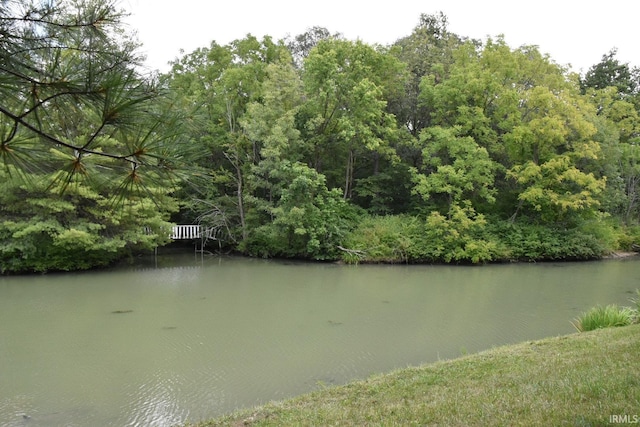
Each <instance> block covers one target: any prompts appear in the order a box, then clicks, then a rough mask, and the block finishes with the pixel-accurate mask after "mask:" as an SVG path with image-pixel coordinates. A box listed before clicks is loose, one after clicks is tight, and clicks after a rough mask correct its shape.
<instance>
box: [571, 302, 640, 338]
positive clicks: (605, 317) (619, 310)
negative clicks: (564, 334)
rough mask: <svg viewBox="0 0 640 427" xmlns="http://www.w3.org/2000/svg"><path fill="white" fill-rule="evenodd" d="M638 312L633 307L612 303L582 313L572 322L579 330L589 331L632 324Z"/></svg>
mask: <svg viewBox="0 0 640 427" xmlns="http://www.w3.org/2000/svg"><path fill="white" fill-rule="evenodd" d="M636 314H637V312H636V311H635V310H634V309H632V308H629V307H619V306H617V305H615V304H610V305H608V306H606V307H602V306H597V307H594V308H592V309H591V310H589V311H587V312H585V313H582V314H581V315H580V316H578V317H577V318H576V319H575V321H574V322H572V323H573V326H575V328H576V329H577V330H578V331H580V332H587V331H593V330H595V329H601V328H611V327H615V326H627V325H631V324H632V323H634V321H635V318H636Z"/></svg>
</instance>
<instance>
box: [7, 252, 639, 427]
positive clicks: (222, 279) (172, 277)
mask: <svg viewBox="0 0 640 427" xmlns="http://www.w3.org/2000/svg"><path fill="white" fill-rule="evenodd" d="M638 261H639V260H637V259H636V258H630V259H625V260H608V261H599V262H588V263H563V264H560V263H544V264H506V265H488V266H482V267H460V266H398V265H396V266H379V265H361V266H345V265H335V264H307V263H295V262H281V261H266V260H256V259H245V258H233V257H204V258H201V257H200V256H194V255H193V254H182V255H161V256H159V257H158V258H157V259H154V258H153V257H152V258H151V259H141V260H139V262H137V263H136V265H135V266H128V267H121V268H114V269H109V270H103V271H95V272H86V273H72V274H71V273H70V274H49V275H42V276H20V277H3V278H0V425H1V426H7V427H13V426H47V427H56V426H88V425H95V426H98V425H99V426H160V427H164V426H172V425H175V424H179V423H184V422H186V421H198V420H203V419H207V418H211V417H215V416H218V415H221V414H224V413H228V412H230V411H233V410H234V409H238V408H245V407H251V406H254V405H258V404H261V403H265V402H268V401H270V400H280V399H284V398H287V397H290V396H294V395H297V394H301V393H305V392H309V391H313V390H316V389H318V388H320V387H326V386H331V385H336V384H343V383H346V382H348V381H351V380H355V379H362V378H366V377H368V376H370V375H372V374H374V373H381V372H388V371H390V370H393V369H396V368H402V367H406V366H409V365H418V364H421V363H425V362H432V361H436V360H440V359H448V358H454V357H458V356H460V355H463V354H466V353H472V352H477V351H480V350H483V349H489V348H491V347H494V346H498V345H503V344H508V343H515V342H520V341H526V340H533V339H537V338H543V337H548V336H555V335H559V334H567V333H571V332H573V331H574V328H573V326H572V325H571V323H570V321H571V320H572V319H574V318H575V317H576V316H577V315H578V314H579V313H580V312H582V311H585V310H587V309H589V308H591V307H592V306H594V305H597V304H603V305H605V304H611V303H614V304H621V305H630V302H629V299H630V298H631V297H633V296H634V295H633V294H634V292H635V290H636V289H637V288H640V262H638Z"/></svg>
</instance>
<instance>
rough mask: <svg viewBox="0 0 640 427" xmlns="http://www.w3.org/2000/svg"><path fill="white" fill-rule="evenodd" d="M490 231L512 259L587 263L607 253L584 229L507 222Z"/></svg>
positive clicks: (494, 225)
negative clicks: (506, 249)
mask: <svg viewBox="0 0 640 427" xmlns="http://www.w3.org/2000/svg"><path fill="white" fill-rule="evenodd" d="M490 228H491V233H492V234H493V235H494V236H496V238H498V239H499V240H500V242H501V243H502V245H503V247H506V248H508V258H510V259H513V260H519V261H536V260H541V261H542V260H547V261H562V260H589V259H598V258H601V257H602V255H603V254H605V253H606V252H608V251H609V250H610V249H609V248H607V247H606V246H604V242H603V241H601V240H600V239H599V238H598V236H597V235H596V234H591V233H589V232H588V230H587V229H584V230H581V229H580V228H572V229H566V228H559V227H555V228H553V227H550V226H548V225H542V224H527V223H524V222H509V221H495V222H494V223H493V224H492V225H491V227H490Z"/></svg>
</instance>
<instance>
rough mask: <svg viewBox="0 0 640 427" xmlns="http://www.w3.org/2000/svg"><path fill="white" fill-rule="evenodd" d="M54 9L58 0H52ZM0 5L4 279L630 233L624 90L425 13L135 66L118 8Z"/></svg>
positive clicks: (632, 113)
mask: <svg viewBox="0 0 640 427" xmlns="http://www.w3.org/2000/svg"><path fill="white" fill-rule="evenodd" d="M60 4H62V5H63V6H60ZM60 4H57V5H44V6H43V5H42V3H41V2H33V3H27V4H25V2H13V1H4V2H3V3H2V5H3V8H2V9H1V10H2V12H0V35H2V37H0V54H1V55H2V59H3V62H2V64H1V65H0V91H1V92H2V94H3V98H2V100H1V101H0V154H1V158H2V164H3V166H4V167H3V168H2V170H1V171H0V174H2V183H1V184H0V199H1V205H0V210H1V211H2V217H1V218H2V223H0V260H1V261H2V272H19V271H47V270H56V269H63V270H64V269H78V268H90V267H93V266H96V265H103V264H109V263H111V262H113V261H114V260H116V259H120V258H122V257H123V256H126V255H127V254H131V253H133V252H135V251H141V250H148V249H149V248H152V247H153V246H156V245H162V244H164V243H166V242H167V233H166V229H167V227H168V226H169V225H170V224H171V223H172V222H178V223H193V222H198V223H200V224H202V225H203V226H206V227H210V228H212V229H214V230H216V236H217V238H218V239H219V243H220V245H221V246H222V247H223V249H224V250H228V251H235V252H239V253H242V254H246V255H250V256H257V257H287V258H301V259H311V260H342V261H345V262H352V263H357V262H407V263H412V262H413V263H418V262H453V263H484V262H492V261H508V260H552V259H553V260H556V259H594V258H599V257H602V256H603V255H606V254H607V253H610V252H611V251H614V250H628V249H631V248H632V246H633V245H634V243H635V242H636V239H637V237H638V235H639V234H640V233H639V231H638V228H637V217H638V209H639V206H638V196H637V194H638V192H637V189H638V178H639V177H640V167H639V165H638V160H637V159H639V158H640V157H639V153H638V152H637V150H638V142H639V139H638V137H639V133H638V132H639V130H640V120H639V118H638V111H639V107H640V97H639V95H638V93H639V87H638V83H639V82H640V80H639V76H640V74H639V73H638V69H637V68H633V67H631V66H630V65H629V64H625V63H620V62H619V61H618V60H617V59H616V51H615V49H614V50H611V51H610V52H608V53H606V54H605V55H603V57H602V60H601V62H600V63H598V64H595V65H594V66H592V67H591V68H590V69H589V70H588V71H587V72H586V73H585V74H584V75H579V74H577V73H574V72H572V71H571V70H570V69H568V68H567V67H565V66H562V65H560V64H557V63H556V62H555V61H554V60H553V59H552V58H550V57H549V56H548V55H544V54H542V53H540V52H539V50H538V48H537V47H536V46H520V47H518V48H513V47H511V46H509V45H508V44H507V43H506V42H505V40H504V39H503V38H502V37H501V36H499V37H496V38H490V39H488V40H486V41H482V42H481V41H479V40H473V39H469V38H467V37H464V36H462V35H458V34H454V33H452V32H450V31H449V30H448V21H447V18H446V16H445V15H444V14H442V13H438V14H434V15H427V14H422V15H420V16H419V19H418V24H417V25H416V27H415V28H414V29H413V31H411V32H410V34H408V35H407V36H405V37H403V38H400V39H399V40H397V41H396V42H395V43H393V44H392V45H389V46H380V45H369V44H366V43H364V42H362V41H359V40H356V41H354V40H348V39H346V38H344V37H342V36H341V35H340V34H338V33H336V34H331V33H330V32H329V31H328V30H326V29H324V28H321V27H315V28H311V29H309V30H308V31H307V32H305V33H304V34H300V35H298V36H295V37H289V38H287V39H285V40H273V39H272V38H271V37H268V36H266V37H264V38H262V39H258V38H256V37H254V36H252V35H247V36H246V37H245V38H243V39H239V40H235V41H233V42H231V43H229V44H227V45H220V44H218V43H216V42H215V41H213V42H211V43H210V44H209V45H208V46H206V47H202V48H199V49H197V50H195V51H193V52H190V53H184V54H182V55H181V57H178V58H176V59H175V60H174V61H173V62H172V63H171V70H170V71H169V72H168V73H165V74H161V75H151V76H149V75H143V74H141V73H140V71H139V70H140V68H139V64H140V63H141V59H142V58H140V57H139V56H137V54H136V52H137V47H138V46H137V44H136V42H135V40H134V39H132V38H130V37H128V36H127V34H126V32H124V31H122V29H123V27H122V25H121V24H120V22H121V21H120V19H121V15H120V12H118V10H117V7H116V4H115V3H110V2H96V1H93V0H86V1H84V2H75V3H73V5H75V6H74V7H75V9H74V8H73V7H72V4H67V3H65V2H62V3H60Z"/></svg>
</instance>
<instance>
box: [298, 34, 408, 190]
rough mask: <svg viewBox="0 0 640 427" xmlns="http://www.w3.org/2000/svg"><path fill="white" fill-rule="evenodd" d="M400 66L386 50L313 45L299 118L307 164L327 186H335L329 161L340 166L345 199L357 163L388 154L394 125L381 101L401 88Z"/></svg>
mask: <svg viewBox="0 0 640 427" xmlns="http://www.w3.org/2000/svg"><path fill="white" fill-rule="evenodd" d="M402 68H403V67H402V64H401V63H400V62H399V61H397V59H396V58H394V57H392V56H391V55H389V54H388V52H384V51H379V50H376V49H375V48H373V47H371V46H368V45H366V44H364V43H362V42H360V41H357V42H352V41H346V40H335V39H328V40H323V41H321V42H320V43H318V45H317V46H316V47H315V49H313V50H312V51H311V53H310V54H309V56H308V58H307V60H306V61H305V64H304V74H303V81H304V87H305V91H306V93H307V102H306V104H305V106H304V111H303V112H302V115H304V117H305V125H304V130H305V131H306V134H305V136H306V137H307V138H308V139H309V141H311V143H312V144H313V146H314V153H313V158H312V159H311V163H312V164H313V165H314V167H315V168H316V170H318V171H320V172H322V173H325V174H326V175H327V178H328V181H329V185H330V186H338V185H340V184H339V178H338V176H339V175H338V173H337V172H338V170H339V169H333V170H329V169H328V163H329V161H330V160H333V161H337V162H341V163H342V164H343V165H344V166H343V168H342V171H341V172H342V173H341V175H342V177H343V179H342V185H341V187H342V189H343V195H344V198H345V199H348V198H351V196H352V192H353V186H354V178H355V173H354V172H355V165H356V159H357V158H358V157H359V156H367V155H371V154H373V153H378V154H389V153H390V152H391V150H389V145H388V141H389V140H390V139H392V134H393V133H394V132H395V130H396V126H395V119H394V117H393V116H392V115H390V114H389V113H388V112H387V111H386V107H387V103H386V99H387V97H388V96H389V95H390V94H391V93H393V92H394V91H397V90H400V88H401V84H402Z"/></svg>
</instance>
